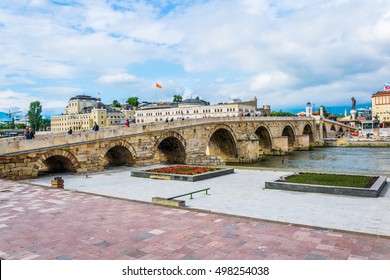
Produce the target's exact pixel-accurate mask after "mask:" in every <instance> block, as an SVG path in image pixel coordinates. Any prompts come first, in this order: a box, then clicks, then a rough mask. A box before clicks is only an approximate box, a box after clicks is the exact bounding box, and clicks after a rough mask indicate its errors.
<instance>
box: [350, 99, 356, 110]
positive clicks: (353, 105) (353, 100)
mask: <svg viewBox="0 0 390 280" xmlns="http://www.w3.org/2000/svg"><path fill="white" fill-rule="evenodd" d="M351 101H352V108H351V110H355V107H356V99H355V98H354V97H352V98H351Z"/></svg>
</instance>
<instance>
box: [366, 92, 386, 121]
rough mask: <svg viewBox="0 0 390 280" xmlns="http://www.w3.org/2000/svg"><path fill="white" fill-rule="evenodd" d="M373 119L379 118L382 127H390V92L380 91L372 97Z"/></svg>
mask: <svg viewBox="0 0 390 280" xmlns="http://www.w3.org/2000/svg"><path fill="white" fill-rule="evenodd" d="M371 100H372V108H371V110H372V117H373V118H374V117H375V116H378V120H379V121H380V123H381V124H382V127H390V91H379V92H377V93H375V94H373V95H372V98H371Z"/></svg>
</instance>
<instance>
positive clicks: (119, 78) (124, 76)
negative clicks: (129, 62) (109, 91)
mask: <svg viewBox="0 0 390 280" xmlns="http://www.w3.org/2000/svg"><path fill="white" fill-rule="evenodd" d="M97 81H98V82H99V83H102V84H128V83H134V82H135V81H137V78H136V77H135V76H133V75H131V74H128V73H120V74H114V75H105V76H101V77H99V78H98V79H97Z"/></svg>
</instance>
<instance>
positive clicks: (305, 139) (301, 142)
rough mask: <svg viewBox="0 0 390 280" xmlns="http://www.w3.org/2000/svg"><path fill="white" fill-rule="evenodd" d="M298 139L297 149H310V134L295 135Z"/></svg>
mask: <svg viewBox="0 0 390 280" xmlns="http://www.w3.org/2000/svg"><path fill="white" fill-rule="evenodd" d="M295 140H296V146H295V149H296V150H301V151H307V150H309V146H310V137H309V135H298V136H296V137H295Z"/></svg>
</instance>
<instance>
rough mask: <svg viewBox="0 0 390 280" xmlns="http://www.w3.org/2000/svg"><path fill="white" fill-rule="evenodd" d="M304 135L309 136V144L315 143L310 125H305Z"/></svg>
mask: <svg viewBox="0 0 390 280" xmlns="http://www.w3.org/2000/svg"><path fill="white" fill-rule="evenodd" d="M303 135H309V143H314V136H313V130H312V129H311V126H310V124H307V125H305V127H304V128H303Z"/></svg>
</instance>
